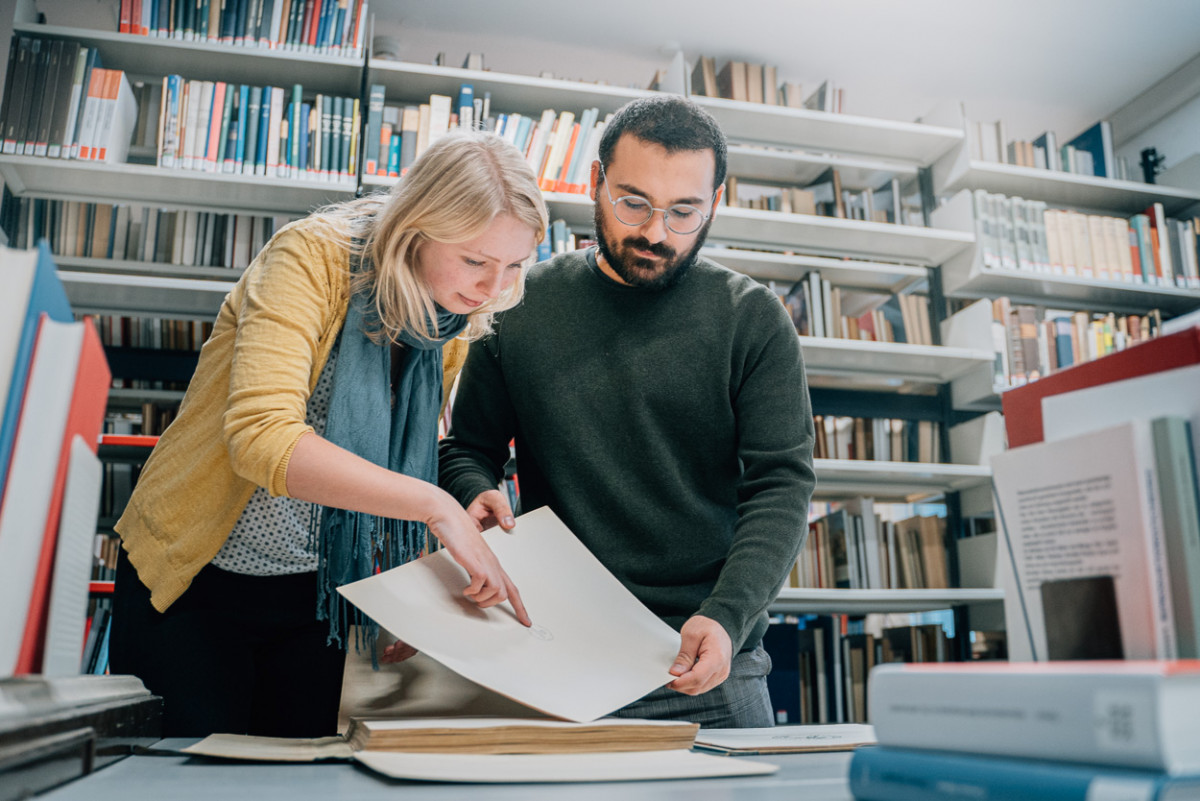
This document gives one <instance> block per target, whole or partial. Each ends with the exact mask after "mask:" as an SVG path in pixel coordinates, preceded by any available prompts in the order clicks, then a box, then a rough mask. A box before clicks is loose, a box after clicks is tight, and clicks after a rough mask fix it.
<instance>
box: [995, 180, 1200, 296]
mask: <svg viewBox="0 0 1200 801" xmlns="http://www.w3.org/2000/svg"><path fill="white" fill-rule="evenodd" d="M973 206H974V212H975V235H976V239H977V241H978V244H979V250H980V258H981V261H982V263H983V264H984V265H985V266H987V267H992V268H1003V269H1007V270H1025V271H1028V272H1034V273H1048V274H1051V275H1075V276H1080V277H1082V278H1095V279H1099V280H1104V281H1120V282H1123V283H1135V284H1147V285H1151V286H1164V287H1172V286H1173V287H1179V288H1188V289H1196V288H1200V257H1198V255H1197V254H1198V249H1200V240H1198V239H1197V233H1198V232H1200V218H1189V219H1186V220H1176V219H1168V218H1167V217H1166V215H1165V214H1164V212H1163V206H1162V204H1161V203H1154V204H1153V205H1151V206H1150V207H1149V208H1148V209H1146V211H1145V212H1143V213H1141V214H1135V215H1133V216H1132V217H1130V218H1129V219H1125V218H1123V217H1109V216H1102V215H1098V214H1084V213H1082V212H1079V211H1072V210H1063V211H1060V210H1057V209H1048V208H1047V207H1046V204H1045V203H1043V202H1042V201H1037V200H1025V199H1022V198H1019V197H1007V196H1005V195H1000V194H992V193H988V192H986V191H984V190H982V189H977V190H975V192H974V195H973Z"/></svg>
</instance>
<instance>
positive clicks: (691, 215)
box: [670, 206, 700, 220]
mask: <svg viewBox="0 0 1200 801" xmlns="http://www.w3.org/2000/svg"><path fill="white" fill-rule="evenodd" d="M670 212H671V217H673V218H674V219H676V220H694V219H695V218H696V217H698V216H699V215H700V211H699V210H698V209H694V208H692V207H691V206H672V207H671V208H670Z"/></svg>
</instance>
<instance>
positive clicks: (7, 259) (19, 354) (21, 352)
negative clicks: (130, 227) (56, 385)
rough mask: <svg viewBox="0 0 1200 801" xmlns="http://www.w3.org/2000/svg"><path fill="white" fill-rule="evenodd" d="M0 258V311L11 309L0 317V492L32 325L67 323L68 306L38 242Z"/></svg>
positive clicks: (22, 388)
mask: <svg viewBox="0 0 1200 801" xmlns="http://www.w3.org/2000/svg"><path fill="white" fill-rule="evenodd" d="M0 252H3V253H4V265H5V273H6V276H7V278H6V280H7V281H8V282H9V283H8V286H7V290H6V291H5V292H4V293H3V296H4V298H5V300H4V302H3V303H0V306H3V307H8V306H9V305H10V304H11V306H12V314H11V315H10V314H3V315H0V321H2V322H0V400H3V401H4V409H3V414H2V415H0V491H2V490H3V487H4V486H5V481H6V478H7V475H8V465H9V457H10V455H11V454H12V448H13V440H14V439H15V437H16V431H17V419H18V416H19V415H20V411H21V403H22V400H23V399H24V397H25V383H26V380H27V379H28V377H29V369H30V363H31V361H32V355H33V347H34V342H35V341H36V339H37V330H38V322H39V318H40V316H41V315H42V314H43V313H45V314H47V315H48V316H49V317H50V319H52V320H58V321H60V322H70V321H71V320H72V319H73V318H72V314H71V304H70V303H69V302H68V301H67V294H66V291H65V290H64V289H63V285H62V282H61V281H60V280H59V278H58V272H57V270H56V269H55V267H54V258H53V257H52V256H51V255H50V247H49V245H48V244H47V243H46V242H45V241H44V240H43V241H42V242H40V243H39V244H38V248H37V250H36V251H24V252H20V251H11V250H5V251H0Z"/></svg>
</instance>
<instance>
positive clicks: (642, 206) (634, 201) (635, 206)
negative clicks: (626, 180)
mask: <svg viewBox="0 0 1200 801" xmlns="http://www.w3.org/2000/svg"><path fill="white" fill-rule="evenodd" d="M621 204H622V205H623V206H625V208H627V209H629V210H630V211H645V210H646V209H648V208H650V204H649V203H647V202H646V201H644V200H641V199H638V198H623V199H622V200H621Z"/></svg>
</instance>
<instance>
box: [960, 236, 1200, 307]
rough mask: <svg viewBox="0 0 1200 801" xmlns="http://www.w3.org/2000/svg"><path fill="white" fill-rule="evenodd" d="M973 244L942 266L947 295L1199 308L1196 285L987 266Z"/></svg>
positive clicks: (1044, 302)
mask: <svg viewBox="0 0 1200 801" xmlns="http://www.w3.org/2000/svg"><path fill="white" fill-rule="evenodd" d="M975 251H976V249H975V248H974V247H972V248H970V249H969V250H967V251H965V252H964V253H961V254H959V255H958V256H957V257H955V258H954V259H952V260H951V261H950V262H949V263H947V265H946V266H945V268H944V269H943V271H942V280H943V287H944V289H945V292H946V294H947V295H949V296H951V297H957V298H995V297H999V296H1001V295H1003V296H1006V297H1008V298H1009V300H1011V301H1014V302H1016V303H1030V304H1035V305H1038V306H1052V307H1069V308H1073V309H1088V310H1094V311H1105V312H1109V311H1111V312H1117V313H1122V314H1137V313H1140V312H1145V311H1149V310H1150V309H1160V310H1162V311H1164V312H1168V313H1170V314H1182V313H1183V312H1187V311H1191V310H1193V309H1196V308H1200V289H1180V288H1177V287H1167V286H1155V285H1151V284H1140V283H1133V282H1130V283H1125V282H1123V281H1102V280H1099V279H1095V278H1082V277H1080V276H1073V275H1053V274H1051V273H1040V272H1030V271H1027V270H1006V269H1003V268H996V267H987V266H986V265H984V264H983V263H982V259H980V258H979V257H978V255H977V254H976V252H975Z"/></svg>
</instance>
